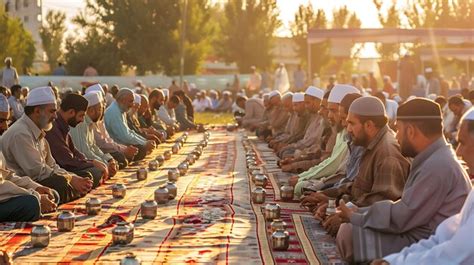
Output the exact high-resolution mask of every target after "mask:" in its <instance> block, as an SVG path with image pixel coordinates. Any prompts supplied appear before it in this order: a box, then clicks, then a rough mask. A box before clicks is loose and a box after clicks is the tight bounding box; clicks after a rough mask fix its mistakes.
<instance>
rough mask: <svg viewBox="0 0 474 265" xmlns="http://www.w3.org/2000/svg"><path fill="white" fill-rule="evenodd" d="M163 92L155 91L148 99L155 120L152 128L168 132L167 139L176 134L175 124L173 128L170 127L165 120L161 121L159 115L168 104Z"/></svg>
mask: <svg viewBox="0 0 474 265" xmlns="http://www.w3.org/2000/svg"><path fill="white" fill-rule="evenodd" d="M163 90H164V89H163ZM163 90H159V89H154V90H153V91H152V92H151V93H150V96H149V97H148V100H149V105H150V113H151V114H152V120H153V125H152V126H153V127H154V128H155V129H157V130H159V131H166V135H167V137H171V136H173V134H174V133H175V127H174V122H173V123H172V124H173V125H172V126H168V125H167V124H166V123H165V122H164V121H163V120H161V118H160V116H159V115H158V113H159V111H160V109H161V107H162V106H164V105H166V102H167V101H166V97H165V94H164V93H163ZM164 110H166V107H165V108H164V109H163V111H164ZM166 113H167V112H166ZM162 115H164V114H162ZM168 115H169V113H168Z"/></svg>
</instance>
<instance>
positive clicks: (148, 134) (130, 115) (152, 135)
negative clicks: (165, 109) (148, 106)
mask: <svg viewBox="0 0 474 265" xmlns="http://www.w3.org/2000/svg"><path fill="white" fill-rule="evenodd" d="M133 98H134V99H133V105H132V107H131V108H130V110H129V111H128V112H127V125H128V127H129V128H130V129H131V130H133V131H134V132H136V133H137V134H138V135H140V136H142V137H143V138H145V139H147V140H152V141H155V144H157V145H158V144H160V143H161V141H160V139H159V138H158V136H159V134H158V131H156V130H155V129H154V128H148V127H142V126H141V124H140V121H139V119H138V109H139V108H140V106H141V105H142V96H140V95H139V94H133Z"/></svg>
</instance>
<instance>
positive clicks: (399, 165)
mask: <svg viewBox="0 0 474 265" xmlns="http://www.w3.org/2000/svg"><path fill="white" fill-rule="evenodd" d="M387 121H388V119H387V115H386V112H385V109H384V105H383V103H382V102H381V101H380V100H379V99H378V98H376V97H362V98H359V99H356V100H355V101H354V102H353V103H352V104H351V106H350V108H349V115H348V116H347V132H348V133H349V135H350V137H351V138H352V141H353V144H354V145H356V146H362V147H364V149H365V151H364V153H363V155H362V158H361V160H360V162H359V165H358V174H357V175H356V176H355V178H354V179H352V180H349V181H348V182H347V183H345V184H343V185H339V186H337V187H335V188H332V189H327V190H324V191H322V192H320V193H316V194H314V195H315V196H313V199H314V200H316V201H317V202H318V203H319V205H321V206H320V207H319V209H318V211H317V213H316V214H317V218H319V219H325V218H324V217H325V216H326V207H327V202H328V200H329V198H334V199H337V198H341V197H342V196H344V197H345V200H348V201H349V200H350V201H352V202H353V203H354V204H355V205H356V206H358V207H365V206H369V205H372V204H373V203H375V202H377V201H381V200H392V201H395V200H398V199H399V198H400V197H401V195H402V191H403V187H404V185H405V181H406V178H407V176H408V171H409V168H410V162H409V161H408V160H407V159H406V158H405V157H403V156H402V154H401V153H400V146H399V145H398V143H397V140H396V139H395V133H394V132H393V131H392V130H391V129H390V128H388V126H387ZM348 170H350V169H349V168H348ZM347 221H348V220H343V219H342V218H341V217H340V214H339V213H336V214H334V215H331V216H329V217H328V218H327V219H326V220H325V221H324V222H323V227H324V228H326V230H328V231H329V233H330V234H333V235H335V234H336V233H337V230H338V229H339V226H340V224H341V222H347Z"/></svg>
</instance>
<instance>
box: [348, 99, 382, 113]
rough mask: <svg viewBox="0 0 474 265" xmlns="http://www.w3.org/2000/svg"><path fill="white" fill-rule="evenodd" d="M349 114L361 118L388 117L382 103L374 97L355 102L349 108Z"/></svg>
mask: <svg viewBox="0 0 474 265" xmlns="http://www.w3.org/2000/svg"><path fill="white" fill-rule="evenodd" d="M349 112H351V113H354V114H356V115H361V116H387V114H386V112H385V106H384V105H383V103H382V101H380V99H379V98H376V97H372V96H368V97H360V98H358V99H356V100H354V101H353V102H352V104H351V106H350V107H349Z"/></svg>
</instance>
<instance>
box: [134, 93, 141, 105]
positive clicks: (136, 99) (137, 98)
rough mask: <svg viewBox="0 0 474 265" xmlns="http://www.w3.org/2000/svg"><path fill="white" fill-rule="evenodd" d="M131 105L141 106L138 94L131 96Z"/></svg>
mask: <svg viewBox="0 0 474 265" xmlns="http://www.w3.org/2000/svg"><path fill="white" fill-rule="evenodd" d="M133 103H135V104H138V105H141V104H142V97H141V96H140V95H139V94H136V93H134V94H133Z"/></svg>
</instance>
